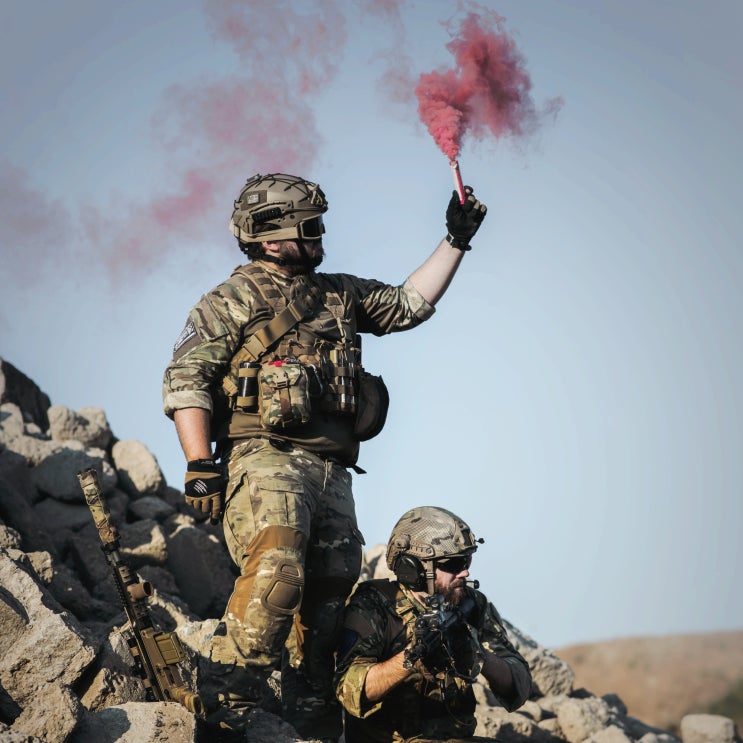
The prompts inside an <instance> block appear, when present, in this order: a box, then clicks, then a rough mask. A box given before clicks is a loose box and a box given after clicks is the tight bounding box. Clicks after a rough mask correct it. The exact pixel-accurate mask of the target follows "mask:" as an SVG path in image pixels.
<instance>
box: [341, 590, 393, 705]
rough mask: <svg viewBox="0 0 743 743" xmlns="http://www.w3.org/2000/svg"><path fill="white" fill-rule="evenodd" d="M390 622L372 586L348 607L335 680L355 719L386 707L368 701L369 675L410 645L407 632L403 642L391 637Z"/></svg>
mask: <svg viewBox="0 0 743 743" xmlns="http://www.w3.org/2000/svg"><path fill="white" fill-rule="evenodd" d="M390 619H391V615H390V612H389V609H388V607H387V606H386V602H385V600H384V598H383V597H382V596H381V595H380V594H379V593H378V592H377V591H375V590H373V589H372V588H370V586H369V585H368V584H363V583H362V584H360V585H359V586H358V587H357V589H356V591H355V592H354V594H353V595H352V596H351V598H350V599H349V602H348V605H347V607H346V611H345V615H344V621H343V632H342V635H341V642H340V646H339V649H338V653H337V656H336V667H335V680H334V684H335V691H336V696H337V697H338V701H340V703H341V704H342V705H343V707H344V708H345V709H346V711H347V712H349V713H350V714H352V715H354V717H361V718H364V717H368V716H369V715H371V714H373V713H374V712H376V711H377V710H378V709H379V708H380V707H381V706H382V702H381V701H379V702H377V703H375V704H372V703H371V702H369V701H368V700H367V699H366V695H365V694H364V684H365V683H366V674H367V673H368V672H369V669H370V668H371V667H372V666H373V665H375V664H377V663H379V662H380V661H383V660H387V658H390V657H392V656H393V655H395V653H398V652H399V651H400V650H402V649H403V648H404V647H405V645H406V644H407V640H406V635H405V632H404V631H403V633H402V636H401V637H399V638H392V639H390V638H389V637H388V631H389V629H390ZM398 644H399V647H397V645H398Z"/></svg>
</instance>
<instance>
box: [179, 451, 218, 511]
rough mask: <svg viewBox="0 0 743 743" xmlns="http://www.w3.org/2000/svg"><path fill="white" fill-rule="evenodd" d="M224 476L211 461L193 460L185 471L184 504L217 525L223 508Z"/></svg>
mask: <svg viewBox="0 0 743 743" xmlns="http://www.w3.org/2000/svg"><path fill="white" fill-rule="evenodd" d="M224 487H225V482H224V475H223V474H222V468H221V467H220V466H219V465H218V464H217V463H216V462H215V461H214V460H213V459H194V460H192V461H190V462H189V463H188V468H187V469H186V484H185V487H184V490H185V493H186V503H187V504H188V505H189V506H191V508H195V509H196V510H197V511H201V512H202V513H208V514H209V516H210V522H211V523H212V524H218V523H219V519H220V518H221V517H222V508H223V507H224Z"/></svg>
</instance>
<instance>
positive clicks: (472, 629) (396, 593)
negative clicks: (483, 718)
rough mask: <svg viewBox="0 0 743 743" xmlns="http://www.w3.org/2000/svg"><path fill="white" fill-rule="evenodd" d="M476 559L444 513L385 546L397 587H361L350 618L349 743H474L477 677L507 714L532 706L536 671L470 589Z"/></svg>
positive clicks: (342, 689) (462, 529) (344, 657)
mask: <svg viewBox="0 0 743 743" xmlns="http://www.w3.org/2000/svg"><path fill="white" fill-rule="evenodd" d="M479 541H482V540H479ZM476 549H477V541H476V540H475V537H474V535H473V534H472V531H471V530H470V528H469V526H467V524H465V523H464V521H462V519H460V518H459V517H458V516H455V515H454V514H453V513H451V511H447V510H446V509H444V508H436V507H433V506H423V507H420V508H413V509H411V510H410V511H408V512H407V513H405V514H404V515H403V516H402V517H401V518H400V520H399V521H398V522H397V524H396V525H395V527H394V529H393V530H392V534H391V535H390V540H389V542H388V544H387V565H388V566H389V568H390V570H392V571H393V572H394V573H395V575H396V577H397V580H396V581H388V580H370V581H365V582H364V583H360V584H359V586H358V587H357V589H356V591H355V592H354V594H353V596H351V598H350V600H349V602H348V607H347V608H346V610H345V613H344V619H343V631H342V635H341V642H340V647H339V650H338V656H337V669H336V678H335V683H336V691H337V694H338V698H339V699H340V701H341V703H342V704H343V707H344V708H345V710H346V727H345V740H346V743H403V742H404V741H408V740H411V741H416V742H417V743H425V741H429V740H448V741H449V742H450V743H453V742H454V741H457V740H461V739H468V738H472V736H473V735H474V732H475V727H476V720H475V714H474V713H475V705H476V701H475V695H474V693H473V691H472V683H473V682H474V681H475V679H476V678H477V676H478V675H479V674H480V673H482V675H483V676H484V677H485V679H486V680H487V682H488V684H489V686H490V689H491V691H492V692H493V694H495V696H496V697H497V698H498V700H499V701H500V702H501V703H502V704H503V706H504V707H506V709H508V710H509V711H513V710H515V709H517V708H518V707H520V706H521V705H522V704H523V703H524V702H525V701H526V699H527V698H528V696H529V693H530V691H531V673H530V671H529V667H528V665H527V663H526V661H525V660H524V658H523V657H522V656H521V655H520V654H519V653H518V652H517V650H516V649H515V648H514V647H513V645H512V644H511V642H510V641H509V640H508V638H507V637H506V632H505V629H504V628H503V624H502V620H501V618H500V615H499V614H498V611H497V610H496V608H495V607H494V606H493V605H492V604H491V603H490V602H489V601H488V600H487V598H486V597H485V596H484V595H483V594H482V593H480V592H479V591H478V590H477V582H476V581H474V582H470V581H467V580H466V579H467V577H468V576H469V566H470V564H471V562H472V555H473V554H474V552H475V550H476ZM470 583H473V584H474V585H470Z"/></svg>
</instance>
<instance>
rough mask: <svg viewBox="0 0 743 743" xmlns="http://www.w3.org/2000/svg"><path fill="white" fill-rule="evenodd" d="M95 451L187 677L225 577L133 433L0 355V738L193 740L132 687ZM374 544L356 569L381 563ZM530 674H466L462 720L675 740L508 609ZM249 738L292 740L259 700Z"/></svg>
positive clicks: (274, 742)
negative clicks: (581, 678) (491, 677)
mask: <svg viewBox="0 0 743 743" xmlns="http://www.w3.org/2000/svg"><path fill="white" fill-rule="evenodd" d="M89 467H95V468H96V470H97V471H98V474H99V480H100V484H101V489H102V491H103V493H104V496H105V499H106V501H107V503H108V506H109V508H110V511H111V516H112V520H113V522H114V524H115V525H116V526H117V527H118V529H119V532H120V535H121V554H122V556H123V557H124V558H125V560H126V561H127V564H128V565H129V566H130V567H131V568H132V569H133V570H135V571H136V572H137V573H138V574H139V575H140V576H141V578H142V579H144V580H147V581H149V582H150V583H151V584H152V586H153V587H154V589H155V590H154V593H153V595H152V597H151V599H150V605H151V610H152V613H153V615H154V617H155V621H156V622H157V623H158V625H159V627H160V628H161V629H163V630H165V631H171V630H175V631H176V632H177V634H178V636H179V638H180V639H181V641H182V643H183V645H184V646H185V647H186V649H187V652H188V654H189V656H190V661H191V666H192V670H191V681H192V683H193V684H194V685H195V684H197V683H198V670H199V661H200V659H203V658H204V657H205V654H206V653H207V652H208V647H209V642H210V637H211V634H212V632H213V631H214V628H215V627H216V624H217V621H218V618H219V617H220V616H221V614H222V612H223V610H224V607H225V603H226V601H227V598H228V597H229V595H230V593H231V590H232V584H233V581H234V578H235V573H234V572H233V566H232V563H231V560H230V558H229V555H228V553H227V549H226V547H225V545H224V541H223V538H222V535H221V527H219V526H216V527H215V526H210V525H209V524H208V522H207V521H205V520H204V519H203V518H201V517H197V516H196V515H195V513H194V512H193V511H191V510H190V509H188V508H187V507H186V506H185V504H184V501H183V493H182V491H181V490H179V489H177V488H174V487H171V486H169V485H168V484H167V483H166V482H165V478H164V477H163V474H162V471H161V470H160V467H159V465H158V463H157V460H156V458H155V457H154V456H153V454H152V453H151V452H150V451H149V450H148V449H147V447H146V446H145V445H144V444H142V443H141V442H139V441H135V440H129V441H120V440H118V439H117V438H116V437H115V436H114V434H113V432H112V431H111V428H110V425H109V423H108V420H107V418H106V414H105V412H104V411H103V410H101V409H100V408H96V407H86V408H80V409H79V410H71V409H69V408H67V407H64V406H62V405H52V404H51V401H50V400H49V398H48V396H47V395H45V394H44V393H43V392H42V391H41V390H40V389H39V388H38V386H37V385H36V384H35V383H34V382H33V381H32V380H31V379H29V378H28V377H26V376H25V375H24V374H23V373H22V372H20V371H19V370H18V369H16V368H15V367H13V366H12V365H11V364H10V363H8V362H7V361H5V360H3V359H0V659H2V660H0V743H35V742H36V741H41V742H43V743H135V742H136V743H149V742H152V743H155V741H157V742H158V743H163V742H167V741H170V742H172V743H191V742H192V741H193V743H197V742H198V735H199V733H198V731H197V725H196V720H195V718H194V716H193V715H192V714H190V713H189V712H188V711H187V710H186V709H185V708H184V707H182V706H181V705H179V704H176V703H173V702H147V701H145V699H146V697H145V689H144V686H143V684H142V682H141V680H140V679H139V678H137V677H136V676H135V675H133V674H132V668H131V655H130V653H129V650H128V647H127V645H126V643H125V642H124V640H123V639H122V637H121V635H120V632H119V628H120V627H121V626H122V625H123V624H124V622H125V616H124V613H123V611H122V607H121V604H120V602H119V597H118V594H117V592H116V588H115V585H114V581H113V579H112V577H111V573H110V567H109V565H108V563H107V562H106V559H105V556H104V554H103V552H102V550H101V548H100V546H101V543H100V539H99V536H98V532H97V531H96V528H95V525H94V523H93V520H92V517H91V513H90V511H89V509H88V507H87V505H86V504H85V501H84V498H83V495H82V491H81V489H80V485H79V482H78V480H77V473H78V471H80V470H84V469H87V468H89ZM383 552H384V548H383V546H381V545H380V546H377V547H375V548H372V549H370V550H369V551H368V552H367V554H366V556H365V565H364V571H363V574H362V578H364V577H386V574H387V568H386V566H385V565H384V559H381V560H380V557H381V556H382V555H383ZM507 630H508V632H509V635H510V637H511V640H512V641H513V642H514V644H515V645H516V647H517V648H518V649H519V651H520V652H521V653H522V654H523V655H524V657H525V658H526V659H527V661H528V662H529V664H530V666H531V669H532V673H533V677H534V693H533V695H532V698H531V699H530V700H529V701H528V702H527V703H526V704H525V705H524V706H523V707H522V708H521V709H520V710H519V711H517V712H513V713H508V712H506V711H505V710H504V709H503V708H502V707H500V706H499V705H498V704H497V702H496V701H495V699H494V698H493V696H492V694H491V693H490V691H489V689H488V688H487V686H483V685H482V684H479V683H477V684H476V687H475V691H476V695H477V698H478V702H479V705H478V729H477V735H481V736H487V737H491V738H497V739H498V740H499V741H502V743H516V742H517V741H518V743H524V742H526V741H534V742H535V743H551V742H554V743H565V742H567V743H584V741H585V742H588V741H590V742H591V743H629V742H631V741H641V743H676V741H677V739H676V738H675V737H674V736H672V735H671V734H669V733H668V732H665V731H662V730H658V729H655V728H652V727H650V726H648V725H645V724H643V723H642V722H641V721H639V720H637V719H634V718H633V717H631V716H629V715H628V713H627V709H626V707H625V705H624V704H623V703H622V701H621V699H619V697H617V696H616V695H606V696H604V697H597V696H595V695H594V694H591V693H590V692H589V691H587V690H585V689H576V688H574V685H573V684H574V674H573V672H572V670H571V669H570V667H569V666H568V665H567V664H566V663H564V662H563V661H562V660H560V659H559V658H558V657H557V656H556V655H555V654H554V653H552V652H550V651H549V650H547V649H545V648H544V647H542V646H540V645H539V644H538V643H537V642H535V641H534V640H533V639H532V638H530V637H528V636H527V635H525V634H524V633H522V632H520V631H519V630H518V629H517V628H516V627H513V626H511V625H510V624H507ZM681 732H682V736H683V741H684V743H712V742H713V741H714V742H715V743H728V742H730V743H732V741H734V740H735V739H736V738H735V730H734V727H733V725H732V722H731V721H730V720H728V719H727V718H723V717H718V716H711V715H693V716H689V717H687V718H684V721H683V724H682V726H681ZM249 739H250V741H251V742H252V743H263V741H265V742H266V743H268V741H271V743H290V742H292V741H299V740H301V739H300V738H299V736H298V735H297V734H296V732H295V731H294V729H293V728H292V727H291V726H289V725H288V724H286V723H284V722H283V721H282V720H281V719H280V718H279V717H277V716H276V715H275V714H274V713H273V712H272V711H271V710H270V709H266V710H260V711H258V712H257V713H255V715H254V719H253V721H252V723H251V728H250V731H249Z"/></svg>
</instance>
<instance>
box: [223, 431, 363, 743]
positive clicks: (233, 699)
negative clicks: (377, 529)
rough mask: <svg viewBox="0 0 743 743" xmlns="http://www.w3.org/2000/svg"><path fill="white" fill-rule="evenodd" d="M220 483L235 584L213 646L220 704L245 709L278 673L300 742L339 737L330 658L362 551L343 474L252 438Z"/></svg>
mask: <svg viewBox="0 0 743 743" xmlns="http://www.w3.org/2000/svg"><path fill="white" fill-rule="evenodd" d="M228 476H229V483H228V487H227V495H226V504H225V514H224V534H225V540H226V542H227V547H228V549H229V551H230V554H231V555H232V559H233V560H234V561H235V564H236V565H237V566H238V568H239V570H240V577H239V578H238V579H237V580H236V581H235V587H234V591H233V593H232V596H231V597H230V599H229V602H228V604H227V608H226V610H225V615H224V617H223V619H222V623H221V625H220V629H219V630H218V632H216V633H215V637H214V640H213V645H212V653H211V659H212V668H213V669H214V674H215V676H217V677H220V678H219V679H218V680H217V679H215V681H216V685H217V688H219V686H220V684H221V686H222V692H221V696H220V698H221V700H222V701H223V702H227V703H228V704H230V705H231V706H233V707H237V708H239V707H241V706H242V705H245V706H246V707H249V706H250V705H251V704H254V703H255V700H256V699H257V698H259V697H260V693H261V691H260V690H261V689H265V681H266V679H267V677H268V676H269V675H270V674H271V673H272V671H273V670H274V669H275V668H277V667H279V666H280V667H281V696H282V713H283V716H284V718H285V719H286V720H287V721H288V722H290V723H291V724H292V725H294V727H295V728H296V730H297V731H298V732H299V733H300V734H301V735H304V736H306V737H310V738H334V739H337V738H338V737H339V736H340V733H341V729H342V722H341V710H340V706H339V704H338V702H337V700H336V699H335V695H334V693H333V687H332V676H333V652H334V650H335V646H336V644H337V640H338V635H339V631H340V615H341V612H342V610H343V607H344V604H345V599H346V597H347V596H348V594H349V593H350V592H351V590H352V588H353V586H354V584H355V582H356V580H357V579H358V576H359V571H360V569H361V550H362V545H363V538H362V536H361V533H360V532H359V530H358V527H357V524H356V513H355V508H354V502H353V494H352V491H351V474H350V473H349V472H348V470H347V469H346V468H345V467H342V466H341V465H339V464H337V463H335V462H332V461H326V460H324V459H321V458H320V457H317V456H315V455H314V454H311V453H309V452H307V451H305V450H303V449H300V448H298V447H294V446H292V445H290V444H286V445H284V444H281V443H276V444H272V443H271V442H269V441H268V440H267V439H250V440H248V441H243V442H240V443H238V444H237V445H236V446H235V447H234V448H233V450H232V452H231V453H230V456H229V461H228Z"/></svg>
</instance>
